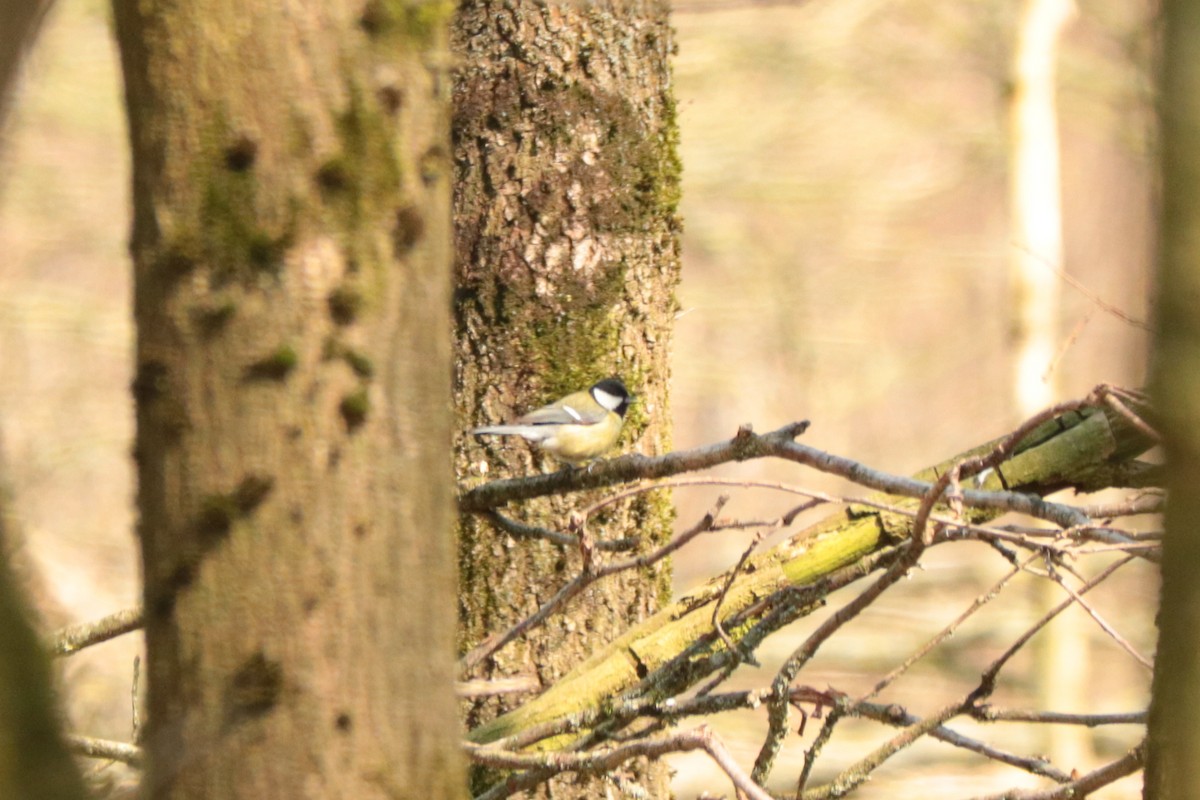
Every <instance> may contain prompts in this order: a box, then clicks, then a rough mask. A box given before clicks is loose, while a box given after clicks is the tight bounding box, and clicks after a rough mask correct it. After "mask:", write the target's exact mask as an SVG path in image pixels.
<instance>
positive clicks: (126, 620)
mask: <svg viewBox="0 0 1200 800" xmlns="http://www.w3.org/2000/svg"><path fill="white" fill-rule="evenodd" d="M141 627H142V609H141V606H138V607H137V608H127V609H125V610H124V611H118V612H116V613H115V614H109V615H108V616H107V617H101V618H100V619H98V620H94V621H92V622H81V623H79V624H78V625H69V626H67V627H65V628H61V629H60V630H58V631H57V632H56V633H54V634H53V635H51V637H50V640H49V642H48V643H47V645H46V646H47V649H48V650H49V651H50V654H51V655H55V656H69V655H71V654H72V653H78V652H79V651H80V650H82V649H84V648H85V647H91V646H92V645H94V644H100V643H101V642H107V641H108V640H109V639H115V638H116V637H118V636H121V635H123V634H126V633H132V632H133V631H136V630H137V629H139V628H141Z"/></svg>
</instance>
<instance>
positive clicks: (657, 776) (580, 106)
mask: <svg viewBox="0 0 1200 800" xmlns="http://www.w3.org/2000/svg"><path fill="white" fill-rule="evenodd" d="M454 43H455V46H454V49H455V52H456V55H457V56H458V59H459V62H460V65H461V66H460V70H459V74H458V76H457V81H456V84H455V119H454V140H455V152H454V157H455V163H456V168H457V181H456V184H455V187H456V189H455V200H454V211H455V217H454V219H455V248H456V258H457V294H456V300H455V310H456V314H457V320H456V322H457V331H456V335H457V340H456V347H457V353H458V359H457V370H456V375H455V377H456V392H457V394H456V400H457V409H458V419H459V425H460V428H461V429H467V428H469V427H471V426H473V425H479V424H483V423H485V422H489V423H490V422H498V421H505V420H507V419H511V418H512V417H514V416H516V415H518V414H519V413H520V412H521V411H523V410H527V409H529V408H532V407H534V406H538V405H541V404H543V403H545V402H548V401H550V400H553V399H555V398H557V397H559V396H562V395H564V394H567V393H569V392H571V391H576V390H579V389H583V388H586V387H588V386H589V385H591V384H592V383H593V382H595V381H596V380H598V379H600V378H604V377H607V376H609V375H618V376H619V377H621V378H622V379H623V380H624V381H625V383H626V384H627V385H628V386H629V388H630V390H631V391H633V392H634V393H635V394H637V395H638V398H639V400H638V403H636V404H635V405H634V407H633V408H632V409H631V411H630V413H629V415H628V416H627V417H626V423H625V428H626V430H625V433H624V435H623V436H622V440H621V444H620V450H622V451H625V452H628V451H630V450H638V451H641V452H644V453H651V454H653V453H659V452H662V451H664V450H666V449H667V448H668V446H669V437H670V417H669V413H668V411H667V384H668V378H669V374H668V362H667V356H668V349H669V344H670V336H671V324H672V321H673V317H674V313H675V310H676V301H675V298H674V288H675V285H676V283H677V281H678V276H679V241H678V236H679V230H680V224H679V219H678V217H677V215H676V204H677V201H678V196H679V162H678V155H677V152H676V147H677V129H676V122H675V116H674V101H673V98H672V95H671V86H670V69H669V66H668V57H669V55H670V53H671V52H672V49H673V43H672V31H671V29H670V27H669V26H668V24H667V5H666V4H664V3H659V2H654V0H647V1H642V0H629V2H601V3H550V4H541V3H534V2H528V1H524V2H515V3H512V2H505V3H501V2H497V1H495V0H467V2H464V3H463V4H462V5H461V6H460V7H459V11H458V17H457V20H456V24H455V28H454ZM456 465H457V468H458V474H459V476H460V479H461V480H463V481H465V482H467V483H477V482H479V480H480V479H481V478H483V477H485V476H486V477H487V478H492V477H500V476H506V475H522V474H528V473H530V472H536V471H537V470H538V469H554V468H557V466H558V465H556V464H554V463H553V461H551V460H550V459H549V458H548V457H545V456H543V455H542V454H540V453H538V452H536V451H535V450H533V449H531V447H530V446H529V445H527V444H526V443H525V442H523V441H521V440H519V439H518V440H515V441H511V440H508V439H488V440H482V441H475V440H471V439H466V440H464V441H462V442H461V443H460V447H459V448H458V451H457V464H456ZM591 499H595V498H591ZM587 502H588V499H587V498H570V499H569V500H565V501H564V500H558V501H554V502H543V503H531V504H529V505H527V506H523V507H522V508H520V509H513V510H511V513H512V514H514V515H515V516H518V517H520V518H521V519H526V520H535V521H538V522H540V523H541V524H544V525H548V526H550V527H555V528H562V527H563V526H565V525H566V524H567V517H568V514H569V510H570V509H579V508H582V507H583V505H585V504H586V503H587ZM671 523H672V510H671V504H670V501H669V498H668V497H666V496H665V494H664V493H656V494H650V495H639V496H638V497H636V498H634V499H633V500H632V501H630V502H626V503H624V504H622V505H620V506H617V507H614V508H612V509H610V510H607V511H606V512H605V513H604V515H603V517H602V518H600V519H592V520H589V527H588V532H589V534H590V535H592V536H593V537H595V538H596V539H603V538H617V537H626V536H636V537H638V538H639V539H640V540H641V547H643V548H650V547H652V546H653V545H655V544H656V543H660V542H662V541H663V540H664V539H665V538H666V537H668V536H669V535H670V531H671ZM459 557H460V573H461V575H462V589H461V591H460V613H461V620H462V622H461V625H462V627H461V636H462V642H461V646H462V648H463V649H467V648H470V647H473V646H474V645H476V644H477V643H478V642H479V641H480V640H481V639H483V638H484V637H485V636H486V635H488V634H489V633H493V632H497V631H501V630H504V629H505V628H507V627H508V626H509V625H511V624H512V623H513V622H515V621H517V620H519V619H521V618H523V617H525V616H527V615H529V614H530V613H532V612H533V611H535V610H536V609H537V608H538V606H539V605H540V604H542V603H543V602H545V601H546V600H547V599H549V598H550V597H551V596H553V594H554V593H555V592H556V591H557V590H558V589H559V588H560V587H561V586H562V584H563V583H564V582H565V581H566V580H568V579H569V577H570V576H571V575H572V574H575V573H576V572H577V571H578V569H579V568H580V556H579V553H577V552H572V551H565V550H564V549H563V548H561V547H558V546H555V545H552V544H549V543H547V542H544V541H534V540H527V539H523V540H520V541H516V540H513V539H511V538H510V537H509V536H508V535H506V534H504V533H500V532H498V531H497V530H495V529H493V528H492V527H490V526H488V525H487V524H485V523H481V522H478V521H477V520H474V519H471V518H467V519H464V522H463V525H462V528H461V539H460V548H459ZM669 589H670V572H669V567H667V566H659V567H656V568H654V569H653V570H647V571H644V572H642V573H640V574H630V573H625V574H622V575H619V576H616V577H614V578H612V579H610V580H608V581H606V582H602V583H600V584H599V585H596V586H594V587H593V588H592V589H590V590H589V591H588V592H586V593H585V595H583V596H582V597H580V598H578V599H577V600H576V601H575V602H573V603H572V605H571V607H570V608H569V609H568V611H567V613H566V614H565V616H562V617H557V618H555V619H553V620H551V622H550V623H549V624H548V625H546V626H543V627H541V628H539V629H537V630H535V631H534V632H532V633H531V634H529V635H527V636H526V637H524V638H523V639H522V640H520V641H518V642H515V643H513V644H511V645H509V646H508V647H507V648H506V649H504V650H502V651H501V652H500V653H498V654H497V656H496V657H494V658H493V659H491V660H490V661H489V662H488V663H486V664H485V665H483V666H482V668H481V670H480V672H481V674H482V676H484V677H500V676H509V675H518V674H520V675H536V676H537V677H538V678H539V679H540V680H541V682H542V683H543V685H550V684H552V683H554V681H555V680H557V679H558V678H559V677H560V676H561V675H562V674H564V672H566V670H568V669H569V668H570V667H571V666H572V665H574V664H576V663H578V662H579V661H580V660H581V659H582V658H583V657H584V656H586V655H587V654H589V653H590V652H591V651H593V650H594V649H596V648H597V647H599V646H601V645H602V644H603V643H605V642H607V641H609V640H611V639H613V638H614V637H615V636H616V635H617V634H618V633H620V632H621V631H623V630H624V629H626V628H627V627H628V626H629V625H630V624H632V623H633V622H635V621H637V620H639V619H641V618H643V617H645V616H646V615H647V614H649V613H650V612H652V611H653V610H654V609H655V608H656V607H657V606H658V604H659V603H660V602H661V601H662V600H664V599H665V598H666V597H667V596H668V593H669ZM513 704H514V701H506V700H495V699H493V700H487V701H481V702H478V703H476V704H475V705H474V706H473V707H472V708H471V709H470V710H469V713H468V721H469V724H470V725H472V726H474V725H477V724H479V723H481V722H484V721H486V720H488V719H491V718H493V717H495V716H496V715H497V714H498V713H500V712H502V711H504V710H506V709H508V708H511V707H512V705H513ZM637 780H639V781H641V782H642V783H643V784H644V785H645V786H646V787H649V789H650V790H651V791H652V792H653V793H655V794H656V795H659V796H665V792H666V789H665V786H666V783H665V770H664V769H662V768H661V767H659V768H655V769H654V770H652V771H651V772H650V773H649V774H644V775H642V776H640V777H639V778H638V779H637ZM573 791H575V792H579V791H583V792H584V795H583V796H588V790H586V789H583V790H579V789H574V790H573ZM553 795H554V796H556V797H558V796H571V793H569V792H566V791H565V790H564V789H563V788H562V787H559V788H557V789H555V790H553ZM593 796H594V795H593Z"/></svg>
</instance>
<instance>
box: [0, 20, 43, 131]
mask: <svg viewBox="0 0 1200 800" xmlns="http://www.w3.org/2000/svg"><path fill="white" fill-rule="evenodd" d="M51 5H52V0H4V2H2V3H0V134H3V132H4V131H3V129H4V123H5V121H6V119H7V117H8V112H9V110H10V107H11V104H12V96H13V94H15V92H14V87H15V85H16V83H17V76H18V74H19V73H20V68H21V61H22V60H23V58H24V56H25V53H26V52H27V51H28V50H29V48H30V47H32V46H33V43H34V41H35V40H36V39H37V35H38V32H39V31H40V30H41V27H42V21H43V20H45V18H46V13H47V12H48V11H49V10H50V6H51Z"/></svg>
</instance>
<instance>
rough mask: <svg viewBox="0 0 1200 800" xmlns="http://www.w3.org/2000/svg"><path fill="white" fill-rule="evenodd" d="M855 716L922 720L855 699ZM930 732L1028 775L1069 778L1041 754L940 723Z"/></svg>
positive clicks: (891, 707)
mask: <svg viewBox="0 0 1200 800" xmlns="http://www.w3.org/2000/svg"><path fill="white" fill-rule="evenodd" d="M967 711H968V713H971V714H972V716H974V712H975V709H974V708H970V709H967ZM852 713H853V714H854V715H855V716H858V717H865V718H866V719H873V720H876V721H877V722H882V723H885V724H887V725H903V726H906V727H911V726H913V725H917V724H919V723H920V722H921V718H920V717H918V716H915V715H913V714H910V713H909V712H907V711H905V710H904V709H903V708H901V707H899V706H896V705H882V704H880V703H858V704H856V705H855V706H854V708H853V712H852ZM929 735H930V736H932V737H933V738H935V739H937V740H938V741H941V742H945V743H946V744H949V745H953V746H954V747H959V748H961V749H963V750H969V751H971V752H972V753H977V754H979V755H981V756H983V757H984V758H988V759H991V760H992V761H996V762H998V763H1001V764H1006V765H1008V766H1010V767H1016V768H1017V769H1021V770H1024V771H1026V772H1028V773H1030V774H1031V775H1040V776H1041V777H1044V778H1050V779H1051V780H1054V781H1058V782H1059V783H1063V782H1065V781H1069V780H1071V776H1070V775H1068V774H1067V773H1065V772H1063V771H1062V770H1060V769H1057V768H1056V767H1055V766H1054V765H1053V764H1051V763H1050V762H1049V761H1047V760H1045V759H1044V758H1039V757H1036V756H1035V757H1032V758H1030V757H1027V756H1018V755H1015V754H1013V753H1009V752H1006V751H1004V750H999V749H997V748H995V747H993V746H992V745H990V744H986V743H984V742H981V741H979V740H978V739H972V738H970V737H968V736H964V735H962V734H961V733H958V732H957V731H955V730H952V729H950V728H947V727H945V726H944V725H943V726H939V727H937V728H934V729H932V730H931V731H929Z"/></svg>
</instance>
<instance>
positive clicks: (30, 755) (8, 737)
mask: <svg viewBox="0 0 1200 800" xmlns="http://www.w3.org/2000/svg"><path fill="white" fill-rule="evenodd" d="M10 504H11V497H10V495H9V488H8V476H7V475H6V474H5V469H4V463H3V461H2V460H0V797H19V798H22V800H82V799H83V798H84V797H86V796H87V794H86V792H85V791H84V787H83V780H82V778H80V775H79V769H78V767H77V766H76V765H75V762H74V760H73V759H72V758H71V756H70V754H69V753H68V752H67V747H66V744H64V742H63V739H62V736H61V734H60V733H59V730H58V724H59V718H58V716H59V715H58V712H57V709H56V708H55V704H54V695H53V692H52V691H51V680H50V665H49V664H48V663H47V658H46V653H45V652H44V651H43V650H42V645H41V642H39V641H38V637H37V634H36V633H34V628H33V621H32V615H31V613H30V611H29V609H28V608H27V607H26V606H25V603H24V602H23V600H22V598H21V591H20V587H19V585H18V581H17V578H16V575H15V574H14V571H13V570H12V569H11V568H10V565H9V555H10V552H11V551H10V548H11V547H12V545H11V541H10V540H11V539H12V538H13V537H14V536H15V533H14V531H13V530H12V526H13V515H12V514H11V513H10Z"/></svg>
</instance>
